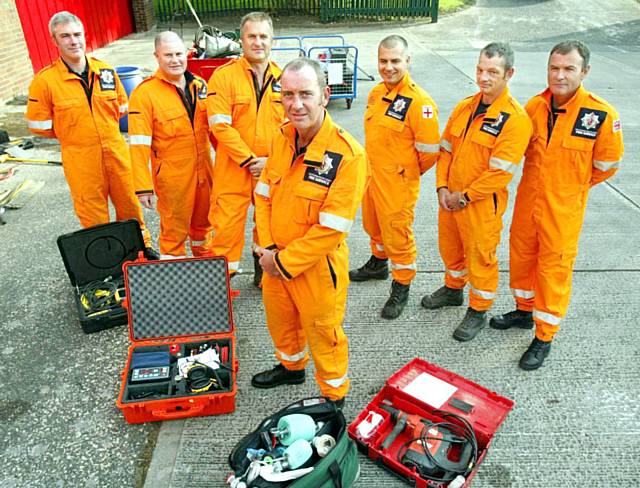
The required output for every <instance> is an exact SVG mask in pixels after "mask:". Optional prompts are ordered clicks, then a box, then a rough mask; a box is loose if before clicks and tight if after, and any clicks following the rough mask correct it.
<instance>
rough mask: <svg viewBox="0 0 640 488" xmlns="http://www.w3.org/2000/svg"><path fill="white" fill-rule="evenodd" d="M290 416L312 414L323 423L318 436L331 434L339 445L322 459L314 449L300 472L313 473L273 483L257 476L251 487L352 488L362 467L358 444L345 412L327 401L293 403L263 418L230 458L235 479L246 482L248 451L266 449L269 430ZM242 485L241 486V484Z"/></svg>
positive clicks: (320, 399)
mask: <svg viewBox="0 0 640 488" xmlns="http://www.w3.org/2000/svg"><path fill="white" fill-rule="evenodd" d="M290 414H306V415H310V416H311V417H312V418H313V420H314V421H315V422H324V426H323V427H322V429H321V431H320V432H318V434H329V435H331V436H332V437H333V438H334V439H335V440H336V445H335V447H333V449H331V450H330V451H329V453H328V454H327V455H326V456H325V457H320V456H318V454H317V453H316V450H315V449H314V450H313V455H312V456H311V458H310V459H309V460H308V461H307V462H306V463H305V464H303V465H302V466H300V467H299V469H303V468H308V467H311V466H313V471H311V472H309V473H307V474H305V475H304V476H302V477H300V478H297V479H295V480H290V481H282V482H271V481H266V480H265V479H263V478H262V477H258V478H256V479H255V480H253V481H252V482H251V483H250V484H247V487H248V488H284V487H287V488H349V487H351V486H353V485H354V484H355V482H356V481H357V479H358V476H360V464H359V462H358V453H357V449H356V445H355V443H354V442H353V440H352V439H350V438H349V436H348V435H347V421H346V420H345V418H344V415H343V414H342V411H341V410H340V409H339V408H337V407H336V406H335V404H333V403H332V402H327V401H326V400H325V399H324V398H307V399H304V400H300V401H298V402H295V403H292V404H291V405H289V406H288V407H286V408H283V409H282V410H280V411H279V412H277V413H275V414H273V415H271V416H270V417H267V418H266V419H264V420H263V421H262V422H261V423H260V425H259V426H258V428H257V429H256V430H254V431H253V432H252V433H251V434H248V435H246V436H245V437H244V438H243V439H242V440H241V441H240V442H238V443H237V444H236V446H235V447H234V448H233V451H232V452H231V454H230V455H229V466H231V469H232V470H233V471H234V473H235V477H236V478H242V480H243V481H244V482H245V483H246V481H247V479H246V474H247V470H248V468H249V465H250V464H251V461H250V460H249V458H248V457H247V449H266V450H269V449H268V448H267V446H265V444H266V439H269V429H272V428H275V427H277V425H278V421H279V420H280V418H281V417H284V416H285V415H290ZM241 486H242V485H241Z"/></svg>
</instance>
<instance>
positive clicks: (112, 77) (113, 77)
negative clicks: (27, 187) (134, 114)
mask: <svg viewBox="0 0 640 488" xmlns="http://www.w3.org/2000/svg"><path fill="white" fill-rule="evenodd" d="M87 69H88V80H89V82H88V84H87V83H85V82H84V80H83V79H82V78H81V77H80V76H79V75H77V74H76V73H74V72H72V71H71V70H70V69H69V68H68V66H67V65H66V64H65V63H64V61H62V59H58V60H57V61H55V62H54V63H52V64H51V65H49V66H47V67H46V68H43V69H42V70H41V71H40V72H39V73H38V74H37V75H36V76H35V78H34V79H33V81H32V82H31V86H30V87H29V100H28V102H27V125H28V127H29V130H30V131H31V132H33V133H34V134H37V135H39V136H44V137H55V138H57V139H58V140H59V141H60V148H61V152H62V163H63V168H64V175H65V177H66V179H67V184H68V185H69V189H70V191H71V198H72V199H73V206H74V209H75V212H76V215H77V216H78V219H79V220H80V224H81V225H82V226H83V227H92V226H94V225H97V224H104V223H107V222H109V198H111V201H112V203H113V206H114V207H115V210H116V220H126V219H136V220H138V222H139V223H140V227H141V229H142V231H143V235H144V240H145V243H146V245H147V246H149V244H150V242H151V236H150V235H149V233H148V231H147V230H146V228H145V225H144V220H143V218H142V209H141V207H140V203H139V202H138V199H137V198H136V196H135V192H134V189H133V177H132V174H131V161H130V159H129V151H128V149H127V144H126V142H125V141H124V138H123V137H122V134H120V128H119V125H118V124H119V120H120V117H122V116H123V115H124V114H125V113H126V112H127V94H126V92H125V91H124V87H123V86H122V83H121V82H120V79H119V78H118V75H117V73H116V71H115V70H114V69H113V68H112V67H111V66H109V65H108V64H106V63H103V62H102V61H100V60H98V59H95V58H91V57H88V56H87Z"/></svg>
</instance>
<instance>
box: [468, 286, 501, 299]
mask: <svg viewBox="0 0 640 488" xmlns="http://www.w3.org/2000/svg"><path fill="white" fill-rule="evenodd" d="M470 288H471V291H472V292H473V293H474V294H475V295H478V296H479V297H480V298H484V299H485V300H493V299H494V298H495V297H496V294H495V293H494V292H491V291H484V290H478V289H477V288H474V287H473V286H471V287H470Z"/></svg>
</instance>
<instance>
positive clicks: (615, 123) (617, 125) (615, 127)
mask: <svg viewBox="0 0 640 488" xmlns="http://www.w3.org/2000/svg"><path fill="white" fill-rule="evenodd" d="M621 130H622V123H621V122H620V119H616V120H614V121H613V132H620V131H621Z"/></svg>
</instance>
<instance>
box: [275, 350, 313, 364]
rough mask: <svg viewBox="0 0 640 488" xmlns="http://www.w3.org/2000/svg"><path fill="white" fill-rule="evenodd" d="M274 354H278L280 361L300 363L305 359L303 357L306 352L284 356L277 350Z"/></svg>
mask: <svg viewBox="0 0 640 488" xmlns="http://www.w3.org/2000/svg"><path fill="white" fill-rule="evenodd" d="M276 352H277V353H278V354H280V357H281V358H282V359H284V360H285V361H302V360H303V359H304V358H305V355H306V354H307V353H306V351H304V350H303V351H300V352H299V353H297V354H285V353H283V352H282V351H280V350H279V349H278V350H276Z"/></svg>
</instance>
